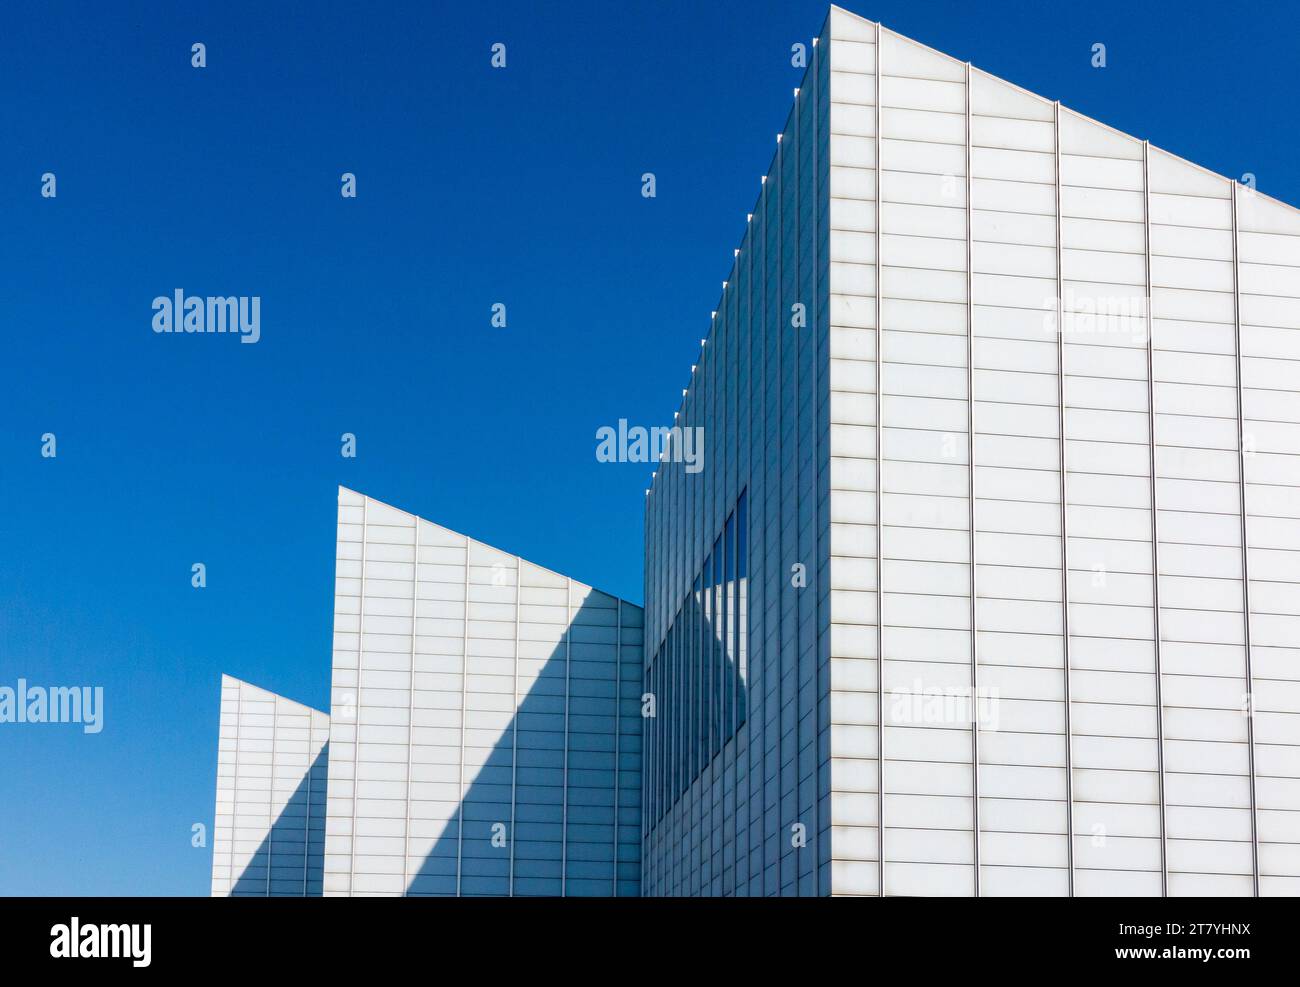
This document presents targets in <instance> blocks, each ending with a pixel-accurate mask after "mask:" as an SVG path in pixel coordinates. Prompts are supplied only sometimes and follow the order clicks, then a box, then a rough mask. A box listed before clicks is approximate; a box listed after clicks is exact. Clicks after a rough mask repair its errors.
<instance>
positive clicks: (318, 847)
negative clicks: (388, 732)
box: [212, 675, 329, 898]
mask: <svg viewBox="0 0 1300 987" xmlns="http://www.w3.org/2000/svg"><path fill="white" fill-rule="evenodd" d="M328 748H329V717H328V716H326V715H325V714H324V713H322V712H320V711H319V710H315V709H311V708H309V707H307V706H303V705H300V704H299V703H295V702H292V701H291V700H288V699H285V698H284V697H283V696H277V695H275V694H274V693H271V692H267V691H266V690H265V689H259V688H258V687H257V686H254V685H250V684H248V683H247V682H241V681H240V680H239V679H235V678H231V677H230V676H229V675H223V676H221V732H220V739H219V741H218V753H217V810H216V820H215V825H214V827H213V833H212V895H213V897H225V896H228V895H230V896H238V897H258V898H264V897H281V896H290V897H304V896H319V895H320V894H321V865H322V854H323V852H324V843H325V781H326V762H327V761H328V759H329V753H328Z"/></svg>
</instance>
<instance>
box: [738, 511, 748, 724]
mask: <svg viewBox="0 0 1300 987" xmlns="http://www.w3.org/2000/svg"><path fill="white" fill-rule="evenodd" d="M736 590H737V600H738V602H737V605H736V617H737V620H736V683H737V685H736V725H737V727H740V726H743V725H744V723H745V718H746V716H747V714H748V712H749V695H748V691H749V654H748V653H747V649H748V646H749V600H748V595H749V511H748V505H747V504H746V502H745V493H743V492H742V493H741V495H740V501H739V502H738V503H737V504H736Z"/></svg>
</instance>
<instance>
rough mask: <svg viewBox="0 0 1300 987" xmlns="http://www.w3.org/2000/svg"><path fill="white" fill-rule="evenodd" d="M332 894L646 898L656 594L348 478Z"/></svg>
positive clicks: (338, 607) (342, 520)
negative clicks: (504, 541)
mask: <svg viewBox="0 0 1300 987" xmlns="http://www.w3.org/2000/svg"><path fill="white" fill-rule="evenodd" d="M336 565H337V572H336V577H337V585H336V596H335V615H334V667H333V682H332V698H331V709H332V733H331V747H330V750H331V754H330V769H329V799H328V802H329V805H328V810H329V811H328V820H327V836H326V848H325V851H326V852H325V877H324V890H325V894H326V895H346V894H358V895H361V894H387V895H402V894H408V895H510V894H515V895H530V894H531V895H637V894H639V878H640V873H639V870H640V865H639V846H638V842H637V841H638V838H639V832H640V829H639V828H640V819H641V813H640V804H641V717H640V704H639V697H640V694H641V681H642V672H643V662H642V654H641V643H642V622H643V621H642V612H641V609H640V608H639V607H636V606H633V605H632V604H629V603H626V602H624V601H621V600H619V599H617V598H615V597H612V596H608V595H606V594H604V593H600V592H598V591H596V590H594V589H592V588H591V587H589V586H585V585H583V584H580V583H578V582H575V581H574V580H572V579H569V578H567V577H565V576H561V575H558V574H557V573H554V572H550V571H549V570H546V569H543V568H541V567H540V566H535V565H533V564H531V563H529V562H527V561H525V560H522V559H519V558H517V557H515V556H513V555H509V554H507V553H504V552H500V551H498V550H496V549H494V548H491V547H489V546H487V545H484V544H482V543H480V542H476V541H474V540H472V539H470V538H467V537H466V536H464V535H460V534H457V533H456V532H453V531H449V530H448V529H446V528H442V527H439V526H438V525H435V524H431V523H430V522H428V521H425V520H422V519H420V518H416V517H414V516H413V515H410V514H407V513H405V512H404V511H400V510H397V509H396V508H393V507H390V506H388V505H386V504H383V503H380V502H379V501H376V500H373V499H371V498H368V497H364V496H363V495H361V494H357V493H354V492H352V491H349V490H340V494H339V523H338V556H337V563H336Z"/></svg>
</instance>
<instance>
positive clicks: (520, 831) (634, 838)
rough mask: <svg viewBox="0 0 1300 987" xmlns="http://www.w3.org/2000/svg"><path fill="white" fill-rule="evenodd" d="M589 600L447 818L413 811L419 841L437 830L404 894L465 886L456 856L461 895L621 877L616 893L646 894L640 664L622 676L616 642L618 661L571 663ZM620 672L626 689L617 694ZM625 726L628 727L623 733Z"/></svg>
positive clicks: (579, 892)
mask: <svg viewBox="0 0 1300 987" xmlns="http://www.w3.org/2000/svg"><path fill="white" fill-rule="evenodd" d="M588 609H593V610H594V609H598V608H595V607H591V606H590V604H585V603H584V604H583V606H582V607H580V608H579V609H577V610H575V611H574V613H573V614H572V615H571V616H570V620H569V625H568V627H567V628H566V629H565V633H564V635H563V637H562V638H561V640H560V642H559V644H558V645H557V646H556V648H555V649H554V650H553V651H552V653H551V655H550V657H548V658H547V659H546V662H545V664H544V665H543V666H542V670H541V673H540V674H539V675H538V677H537V680H536V681H535V682H534V683H533V685H532V687H531V688H529V690H528V692H527V694H526V695H524V696H523V697H522V698H521V699H520V700H518V705H517V706H516V708H515V712H514V714H513V715H512V717H511V720H510V724H509V725H508V726H507V727H505V728H504V729H503V730H502V732H501V735H500V737H499V738H498V739H497V741H496V742H495V744H494V745H493V747H492V749H491V750H490V751H489V752H488V755H487V757H486V758H485V759H484V762H483V764H482V766H481V767H480V768H479V769H478V770H477V772H476V773H475V776H474V778H473V780H472V781H471V782H470V783H469V784H468V787H467V788H466V789H465V794H464V796H463V798H462V799H461V800H460V801H459V803H455V804H454V807H449V810H444V812H442V813H440V815H442V816H443V817H444V818H445V819H446V822H445V823H439V822H437V821H432V820H423V819H419V818H417V817H416V814H415V811H413V812H412V818H411V821H410V825H411V832H412V839H413V840H414V841H416V842H427V840H428V839H429V838H433V839H434V843H433V846H432V848H431V849H430V850H429V852H428V854H427V855H426V856H425V858H424V860H423V861H422V862H421V863H420V865H419V866H418V867H417V868H414V869H413V870H412V872H411V875H410V878H409V881H408V884H407V888H406V894H407V895H410V896H446V895H455V894H457V861H458V858H459V868H460V887H459V893H460V894H461V895H464V896H485V895H486V896H499V895H509V894H515V895H520V896H527V895H543V896H546V895H559V894H561V893H563V894H566V895H571V896H584V895H591V896H609V895H612V894H614V892H615V887H616V883H615V882H616V875H617V889H618V894H619V895H621V896H637V895H639V893H640V872H641V864H640V860H641V856H640V838H641V834H640V826H641V809H640V798H641V794H640V792H641V785H640V776H639V772H640V770H641V769H640V757H641V755H640V736H641V720H640V699H639V697H640V694H641V667H642V666H641V663H640V662H638V663H636V665H635V672H634V673H633V672H631V671H629V669H627V668H625V669H623V670H622V671H623V674H622V675H621V677H619V676H618V672H619V670H618V669H617V668H616V664H615V662H616V661H617V660H619V658H621V654H619V653H617V652H616V655H617V657H616V659H615V661H609V660H599V659H589V658H585V657H580V656H579V655H576V654H575V655H573V657H572V664H571V666H570V667H566V663H567V660H566V652H567V649H568V646H569V644H570V643H571V644H572V645H573V646H574V647H575V648H577V647H578V646H579V645H581V644H583V643H584V642H580V641H576V640H572V636H573V632H574V628H575V626H578V625H580V624H581V621H580V620H579V619H578V617H579V616H580V615H581V614H583V613H584V612H585V611H586V610H588ZM606 612H608V611H607V610H606ZM516 660H518V659H516ZM643 660H644V658H643ZM626 664H627V665H629V666H630V665H632V663H631V662H626ZM566 674H567V677H568V697H569V698H568V718H569V725H568V741H567V748H568V759H567V769H566V759H565V750H566V736H565V694H566ZM629 679H631V680H632V681H631V682H629V681H628V680H629ZM620 682H621V689H622V692H623V696H621V697H620V696H616V695H615V690H616V687H618V684H619V683H620ZM620 712H621V715H620ZM624 724H626V730H625V732H623V733H622V734H621V736H619V737H617V738H616V731H618V730H620V729H621V728H623V726H624ZM633 738H635V739H633ZM516 741H517V742H516ZM620 741H621V743H620ZM616 744H618V747H617V750H618V754H617V757H618V760H619V762H620V764H619V765H618V767H619V770H617V771H616V770H615V769H616V762H615V757H616V754H615V750H616ZM516 753H517V759H518V760H517V766H516ZM417 766H418V765H415V764H413V770H414V768H415V767H417ZM633 772H634V773H635V774H633ZM616 779H617V784H618V786H619V791H615V788H614V786H615V784H616ZM633 780H634V781H635V783H634V784H630V783H629V782H631V781H633ZM420 786H421V782H417V781H414V780H413V781H412V782H411V807H412V809H413V810H416V807H417V806H419V805H420V804H421V802H422V801H423V800H421V799H420V795H421V794H422V791H421V788H420ZM512 801H513V808H514V812H513V816H512V811H511V808H512ZM566 801H567V809H566ZM424 805H425V806H426V807H427V808H428V809H432V808H433V807H434V804H431V803H429V802H424ZM426 811H427V809H426ZM462 818H463V828H464V838H463V840H462V839H461V825H462V824H461V822H460V820H461V819H462ZM616 821H617V829H618V839H619V842H618V843H617V845H616V844H615V824H616ZM512 823H513V826H512ZM495 827H504V829H500V828H495ZM512 828H513V832H512V831H511V830H512ZM432 829H437V830H438V832H437V834H436V835H434V834H433V833H432V832H431V830H432ZM503 834H504V837H505V838H504V840H503V839H502V838H501V837H502V835H503ZM494 837H496V838H495V839H494ZM512 844H513V845H512ZM512 856H513V863H512ZM512 868H513V880H512Z"/></svg>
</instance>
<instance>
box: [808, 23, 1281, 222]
mask: <svg viewBox="0 0 1300 987" xmlns="http://www.w3.org/2000/svg"><path fill="white" fill-rule="evenodd" d="M831 10H838V11H840V12H841V13H844V14H848V15H849V16H850V17H853V18H855V19H857V20H859V21H861V22H862V23H864V24H871V25H873V26H874V25H876V24H880V30H882V31H888V32H889V33H890V34H892V35H893V36H894V37H896V38H902V39H903V40H904V41H907V42H910V43H911V44H914V45H917V46H918V47H920V48H924V49H925V50H926V51H929V52H931V53H933V54H935V55H940V56H942V57H943V58H946V59H948V60H949V61H951V62H956V63H957V64H958V65H969V66H970V67H971V69H972V70H974V71H976V72H979V73H980V74H981V75H986V76H988V77H989V78H990V79H993V80H995V81H997V82H1000V83H1002V84H1003V85H1007V86H1010V87H1012V88H1013V89H1018V90H1019V91H1020V92H1022V93H1024V94H1025V95H1027V96H1033V97H1035V98H1037V99H1041V100H1044V101H1046V102H1047V103H1048V104H1049V105H1050V104H1052V103H1056V104H1058V105H1059V106H1060V107H1061V109H1062V110H1065V111H1066V112H1068V113H1071V114H1073V115H1074V116H1076V117H1079V118H1080V119H1082V120H1086V121H1087V122H1088V123H1092V124H1096V125H1097V126H1098V127H1102V128H1103V129H1105V130H1109V131H1110V132H1111V133H1113V134H1118V135H1119V136H1121V137H1127V138H1128V139H1129V140H1134V141H1137V142H1138V143H1139V144H1147V145H1148V146H1149V147H1151V148H1152V149H1154V150H1156V151H1159V152H1160V153H1161V154H1167V155H1169V156H1170V157H1171V158H1174V159H1176V160H1177V161H1179V162H1181V163H1183V164H1187V165H1191V166H1192V167H1193V168H1196V169H1197V170H1198V171H1201V172H1203V173H1205V174H1206V175H1210V176H1212V177H1214V178H1218V179H1220V180H1221V181H1224V182H1236V183H1237V184H1238V185H1240V184H1241V183H1240V182H1239V181H1238V180H1237V179H1235V178H1231V177H1229V176H1228V175H1221V174H1219V173H1218V172H1217V171H1214V170H1213V169H1211V168H1207V167H1206V166H1205V165H1202V164H1197V163H1196V162H1195V161H1192V160H1189V159H1188V158H1184V157H1183V156H1182V155H1181V154H1175V153H1174V152H1173V151H1171V150H1169V149H1168V148H1165V147H1161V146H1160V145H1159V144H1152V143H1151V142H1150V141H1149V140H1148V139H1146V138H1144V137H1138V136H1136V135H1135V134H1130V133H1129V132H1128V131H1125V130H1120V129H1119V128H1117V127H1112V126H1111V125H1110V124H1108V123H1106V122H1104V121H1102V120H1098V119H1096V118H1095V117H1090V116H1088V114H1086V113H1081V112H1079V111H1078V110H1076V109H1074V108H1073V107H1071V106H1067V105H1066V104H1065V103H1062V102H1061V101H1060V100H1059V99H1057V100H1053V99H1050V98H1049V97H1047V96H1044V95H1043V94H1042V93H1036V92H1034V91H1033V90H1032V89H1026V88H1025V87H1024V86H1021V85H1018V84H1017V83H1014V82H1010V81H1008V80H1006V79H1004V78H1002V77H1001V76H999V75H994V74H993V73H992V72H990V71H988V70H987V69H982V68H980V67H979V66H978V65H976V64H975V63H974V62H963V61H961V60H960V59H959V58H957V57H956V56H955V55H949V54H948V53H947V52H944V51H939V50H938V49H937V48H931V47H930V46H929V45H927V44H926V43H925V42H923V41H917V40H916V39H915V38H912V37H908V36H907V35H906V34H899V33H898V32H897V31H894V30H892V29H890V28H887V27H885V25H884V24H882V23H880V22H878V21H873V20H869V19H868V18H866V17H863V16H862V15H861V14H858V13H854V12H853V11H852V10H849V9H847V8H846V7H841V6H840V5H839V4H834V3H833V4H831ZM877 98H879V96H877ZM1251 191H1252V192H1253V193H1254V194H1255V195H1257V196H1260V197H1262V198H1265V199H1269V200H1270V201H1272V202H1276V203H1277V204H1278V205H1279V206H1285V207H1286V208H1288V209H1290V210H1292V211H1293V212H1297V213H1300V206H1295V205H1292V204H1291V203H1289V202H1286V201H1285V200H1283V199H1279V198H1277V197H1275V196H1272V195H1269V194H1268V193H1267V192H1261V191H1259V190H1258V189H1252V190H1251Z"/></svg>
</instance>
